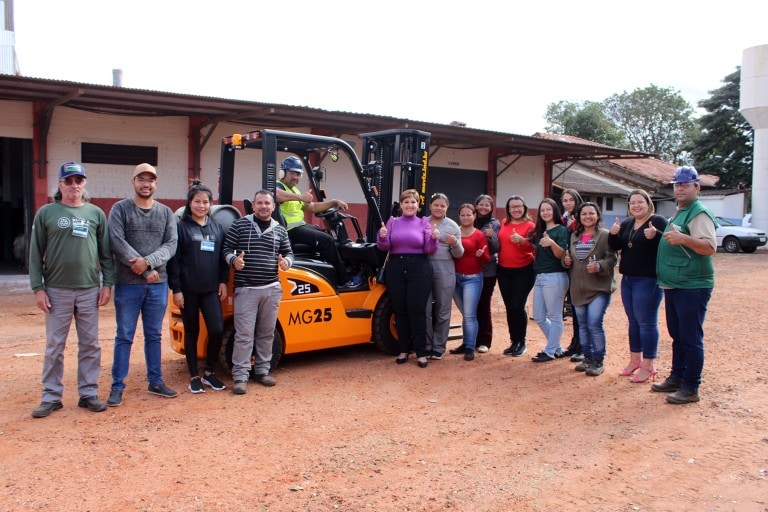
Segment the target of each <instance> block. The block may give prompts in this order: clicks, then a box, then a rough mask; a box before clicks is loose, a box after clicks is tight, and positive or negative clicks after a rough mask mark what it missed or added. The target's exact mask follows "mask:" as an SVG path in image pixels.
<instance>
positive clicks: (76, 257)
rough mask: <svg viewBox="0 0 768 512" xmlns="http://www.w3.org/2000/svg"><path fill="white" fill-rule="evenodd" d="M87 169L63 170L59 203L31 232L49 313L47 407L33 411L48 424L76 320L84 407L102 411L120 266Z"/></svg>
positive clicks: (43, 211)
mask: <svg viewBox="0 0 768 512" xmlns="http://www.w3.org/2000/svg"><path fill="white" fill-rule="evenodd" d="M85 184H86V177H85V170H84V169H83V167H82V165H80V164H78V163H76V162H67V163H65V164H63V165H62V166H61V168H60V169H59V188H58V191H57V193H56V195H55V196H54V199H55V201H54V202H53V203H51V204H47V205H45V206H43V207H42V208H40V210H39V211H38V212H37V214H36V215H35V220H34V223H33V226H32V238H31V240H30V248H29V283H30V286H31V287H32V291H34V292H35V302H36V303H37V307H39V308H40V309H41V310H42V311H43V313H45V334H46V340H47V341H46V347H45V358H44V359H43V401H42V403H41V404H40V406H39V407H37V408H36V409H35V410H33V411H32V417H33V418H44V417H46V416H49V415H50V414H51V413H52V412H53V411H57V410H59V409H61V408H62V403H61V396H62V391H63V386H62V383H61V378H62V374H63V373H64V347H65V345H66V342H67V334H68V333H69V326H70V324H71V323H72V317H74V318H75V325H76V326H77V342H78V354H77V357H78V370H77V381H78V382H77V384H78V393H79V395H80V401H79V402H78V404H77V405H78V406H79V407H83V408H86V409H88V410H90V411H93V412H101V411H103V410H104V409H106V408H107V405H106V404H105V403H104V402H103V401H102V400H100V399H99V397H98V380H99V371H100V367H101V347H100V346H99V306H104V305H106V304H108V303H109V300H110V298H111V296H112V284H113V282H114V264H113V262H112V254H111V252H110V249H109V230H108V229H107V217H106V215H104V212H103V211H102V210H101V209H100V208H99V207H97V206H94V205H92V204H91V203H89V202H87V201H86V200H85Z"/></svg>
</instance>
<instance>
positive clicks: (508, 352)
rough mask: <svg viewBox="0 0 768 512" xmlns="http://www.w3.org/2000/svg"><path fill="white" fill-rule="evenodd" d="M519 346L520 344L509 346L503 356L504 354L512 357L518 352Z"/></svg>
mask: <svg viewBox="0 0 768 512" xmlns="http://www.w3.org/2000/svg"><path fill="white" fill-rule="evenodd" d="M518 345H519V343H513V344H511V345H510V346H508V347H507V348H505V349H504V352H502V354H504V355H505V356H511V355H512V354H514V353H515V351H516V350H517V346H518Z"/></svg>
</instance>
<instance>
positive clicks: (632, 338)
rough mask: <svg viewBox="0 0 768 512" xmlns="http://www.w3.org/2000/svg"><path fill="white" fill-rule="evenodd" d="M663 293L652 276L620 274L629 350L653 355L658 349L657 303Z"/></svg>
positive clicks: (653, 357) (659, 302) (658, 303)
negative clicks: (621, 275)
mask: <svg viewBox="0 0 768 512" xmlns="http://www.w3.org/2000/svg"><path fill="white" fill-rule="evenodd" d="M662 296H663V294H662V292H661V288H659V286H658V285H657V284H656V279H655V278H653V277H642V276H626V275H625V276H623V277H622V278H621V301H622V302H623V303H624V312H625V313H626V314H627V319H628V320H629V351H630V352H635V353H638V352H642V353H643V359H656V356H657V355H658V354H657V353H658V349H659V306H660V305H661V298H662Z"/></svg>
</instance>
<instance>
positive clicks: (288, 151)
mask: <svg viewBox="0 0 768 512" xmlns="http://www.w3.org/2000/svg"><path fill="white" fill-rule="evenodd" d="M359 137H360V139H361V140H362V142H363V146H362V153H363V160H362V161H363V162H366V163H365V164H363V163H361V161H360V159H359V158H358V156H357V154H356V153H355V151H354V149H353V145H352V143H349V142H347V141H344V140H342V139H338V138H333V137H326V136H321V135H313V134H306V133H292V132H284V131H277V130H257V131H252V132H248V133H244V134H233V135H230V136H228V137H225V138H224V139H223V140H222V142H221V161H220V175H219V198H218V203H219V204H217V205H215V206H213V207H211V216H212V217H213V218H214V219H215V220H216V221H217V222H219V223H220V224H222V226H223V228H224V230H225V232H226V231H227V230H228V229H229V226H230V225H231V224H232V222H234V221H235V220H236V219H238V218H239V217H240V216H241V215H247V214H250V213H252V208H251V202H250V200H249V199H245V200H244V201H243V203H244V209H245V212H244V213H241V212H240V211H239V210H237V208H235V207H234V206H233V198H234V182H235V179H234V178H235V174H236V173H248V174H249V175H251V176H257V175H258V174H259V173H261V178H262V188H263V189H265V190H268V191H269V192H271V193H272V194H273V197H274V195H275V188H276V183H277V180H278V169H279V162H280V161H281V160H282V159H283V158H285V157H286V156H290V155H294V156H297V157H298V158H300V159H301V160H302V162H303V163H304V165H305V168H307V169H310V171H309V172H308V173H307V174H308V178H309V186H310V188H311V190H312V193H313V195H314V197H315V198H316V200H317V201H318V202H322V201H325V200H326V199H327V197H328V196H327V194H326V191H325V190H324V189H322V188H321V186H320V183H321V181H322V179H323V176H324V174H325V170H324V168H323V165H324V163H326V162H327V159H330V161H331V162H332V164H329V165H332V167H333V169H334V172H340V171H339V168H340V167H341V166H344V165H346V164H348V165H349V169H351V174H352V175H354V177H355V178H356V180H357V183H358V184H359V186H360V190H361V191H362V193H363V196H364V198H365V204H366V207H367V216H366V225H365V230H364V231H365V232H363V228H362V227H361V226H360V222H359V220H358V219H357V218H356V217H355V216H354V215H351V214H349V213H345V212H341V211H339V209H338V208H335V207H334V208H330V209H328V210H326V211H323V212H318V213H316V214H315V215H316V217H317V218H318V219H319V220H320V221H321V223H322V229H323V230H324V231H325V232H327V233H328V234H330V235H331V236H332V237H333V239H334V241H335V243H336V247H337V249H338V252H339V255H340V256H341V258H342V260H343V261H344V263H345V265H347V268H348V269H351V270H352V271H353V272H355V273H357V274H358V275H360V276H361V277H362V280H363V283H362V285H361V286H359V287H356V288H354V289H339V288H338V285H340V284H341V283H337V282H336V273H335V272H334V269H333V267H332V266H331V265H330V264H329V263H328V262H326V261H323V260H322V259H321V258H320V256H319V255H318V254H316V253H315V252H314V251H313V249H312V248H310V247H302V246H300V244H295V245H293V246H292V249H293V252H294V258H295V259H294V263H293V266H292V267H291V268H290V269H289V270H287V271H280V272H279V275H280V284H281V287H282V290H283V296H282V298H281V301H280V310H279V312H278V319H277V325H276V326H275V334H274V340H273V345H272V362H271V366H272V368H275V367H277V366H278V364H279V363H280V359H281V358H282V357H283V356H284V355H287V354H295V353H299V352H307V351H312V350H321V349H327V348H337V347H343V346H348V345H356V344H362V343H372V344H374V345H375V346H376V347H377V348H378V349H380V350H382V351H383V352H385V353H387V354H390V355H394V354H396V353H398V349H397V330H396V329H395V321H394V314H393V312H392V309H391V306H390V301H389V296H388V295H387V293H386V286H385V285H384V284H383V283H379V282H377V280H376V275H377V271H378V269H379V268H380V267H381V265H382V264H383V263H384V258H385V253H383V252H382V251H380V250H379V249H378V248H377V247H376V236H377V232H378V229H379V228H380V226H381V224H382V222H383V221H385V220H386V219H388V218H389V216H390V215H393V214H395V215H397V214H398V211H399V205H398V203H397V201H396V199H397V198H399V195H400V191H402V190H406V189H410V188H413V189H416V190H418V191H419V194H420V196H421V206H422V208H423V207H424V205H425V204H426V187H427V174H428V168H429V167H428V161H429V142H430V134H429V133H427V132H422V131H418V130H400V129H395V130H385V131H379V132H372V133H364V134H361V135H359ZM251 150H258V151H260V152H261V169H257V168H252V167H254V166H253V163H252V162H254V161H255V160H254V159H252V158H251V159H243V160H245V161H246V165H241V166H237V167H236V166H235V160H236V157H237V155H238V154H242V153H241V152H243V151H251ZM247 162H251V168H248V165H247ZM342 172H345V175H350V170H346V171H342ZM252 192H255V190H254V191H252ZM179 213H180V212H179ZM273 217H274V218H275V220H277V221H278V222H282V223H283V225H284V219H282V214H281V212H280V208H279V206H278V205H276V208H275V212H274V213H273ZM350 234H351V235H350ZM233 280H234V270H230V277H229V283H228V299H227V301H226V302H224V303H222V310H223V315H224V336H223V339H222V348H221V353H220V357H219V360H220V362H221V364H222V365H223V366H224V368H225V369H227V370H229V369H230V368H231V361H232V346H233V343H234V335H235V329H234V321H233V316H234V304H233V300H232V297H233V296H234V290H233ZM168 325H169V330H170V335H171V336H170V338H171V347H172V348H173V350H174V351H176V352H178V353H179V354H184V324H183V322H182V319H181V312H180V311H179V309H178V308H177V307H176V306H175V305H174V304H173V301H169V306H168ZM207 342H208V332H207V329H206V328H205V322H204V321H203V319H202V316H201V319H200V336H199V338H198V341H197V354H198V357H199V358H205V354H206V346H207Z"/></svg>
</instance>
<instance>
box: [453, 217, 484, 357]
mask: <svg viewBox="0 0 768 512" xmlns="http://www.w3.org/2000/svg"><path fill="white" fill-rule="evenodd" d="M475 215H476V212H475V207H474V205H471V204H469V203H465V204H463V205H461V206H460V207H459V227H460V229H461V245H462V246H464V255H463V256H462V257H461V258H458V259H456V260H455V263H456V292H455V294H454V296H453V299H454V300H455V301H456V305H457V306H458V307H459V311H461V315H462V321H461V328H462V338H463V341H462V343H461V345H460V346H459V347H457V348H455V349H453V350H451V351H450V352H451V354H460V353H462V352H463V353H464V360H466V361H472V360H473V359H474V358H475V343H476V341H477V304H478V302H480V294H481V293H482V291H483V265H484V264H486V263H488V262H489V261H491V253H490V251H489V250H488V239H487V238H486V236H485V234H484V233H483V232H482V231H480V230H479V229H476V228H475V226H474V223H475Z"/></svg>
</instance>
